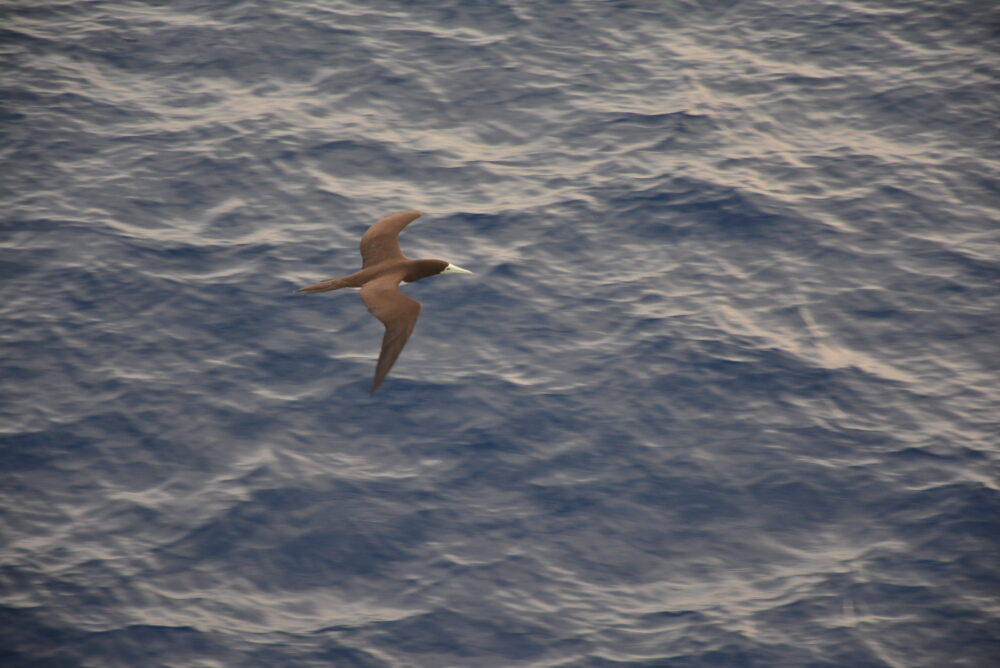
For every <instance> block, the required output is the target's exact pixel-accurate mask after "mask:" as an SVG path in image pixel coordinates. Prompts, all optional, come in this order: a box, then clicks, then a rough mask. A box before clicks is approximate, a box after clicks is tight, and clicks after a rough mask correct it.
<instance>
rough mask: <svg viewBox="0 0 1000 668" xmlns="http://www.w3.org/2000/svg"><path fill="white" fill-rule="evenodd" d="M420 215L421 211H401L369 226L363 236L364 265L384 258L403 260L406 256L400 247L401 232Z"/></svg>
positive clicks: (367, 265) (366, 265)
mask: <svg viewBox="0 0 1000 668" xmlns="http://www.w3.org/2000/svg"><path fill="white" fill-rule="evenodd" d="M419 217H420V212H419V211H400V212H399V213H394V214H392V215H391V216H386V217H385V218H383V219H382V220H380V221H378V222H377V223H375V224H374V225H372V226H371V227H369V228H368V231H367V232H365V235H364V236H363V237H361V259H362V260H364V263H363V264H362V266H364V267H370V266H371V265H373V264H378V263H379V262H382V261H383V260H401V259H402V258H403V257H404V256H403V251H402V250H400V248H399V233H400V232H402V231H403V228H404V227H406V226H407V225H409V224H410V223H412V222H413V221H414V220H416V219H417V218H419Z"/></svg>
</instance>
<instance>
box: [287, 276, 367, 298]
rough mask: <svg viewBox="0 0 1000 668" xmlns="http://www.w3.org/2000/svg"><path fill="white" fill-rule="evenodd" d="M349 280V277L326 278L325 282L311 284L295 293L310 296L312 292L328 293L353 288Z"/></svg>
mask: <svg viewBox="0 0 1000 668" xmlns="http://www.w3.org/2000/svg"><path fill="white" fill-rule="evenodd" d="M350 279H351V277H350V276H344V277H343V278H328V279H326V280H325V281H320V282H319V283H313V284H312V285H307V286H306V287H304V288H299V289H298V290H296V292H304V293H305V294H312V293H314V292H329V291H330V290H336V289H338V288H349V287H353V286H352V281H351V280H350Z"/></svg>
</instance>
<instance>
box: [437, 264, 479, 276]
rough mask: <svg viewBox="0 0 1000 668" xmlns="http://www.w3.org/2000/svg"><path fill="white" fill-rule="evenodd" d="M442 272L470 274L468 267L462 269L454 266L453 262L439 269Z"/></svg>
mask: <svg viewBox="0 0 1000 668" xmlns="http://www.w3.org/2000/svg"><path fill="white" fill-rule="evenodd" d="M441 273H442V274H471V273H472V272H471V271H469V270H468V269H462V268H461V267H456V266H455V265H453V264H449V265H448V266H447V267H445V268H444V269H442V270H441Z"/></svg>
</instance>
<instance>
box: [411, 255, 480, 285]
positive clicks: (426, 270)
mask: <svg viewBox="0 0 1000 668" xmlns="http://www.w3.org/2000/svg"><path fill="white" fill-rule="evenodd" d="M471 273H472V272H471V271H469V270H468V269H462V268H461V267H456V266H455V265H453V264H451V263H450V262H445V261H444V260H416V261H414V262H413V263H412V265H411V266H410V270H409V272H408V273H407V274H406V277H405V278H403V280H404V281H406V282H407V283H412V282H413V281H419V280H420V279H421V278H427V277H428V276H437V275H438V274H471Z"/></svg>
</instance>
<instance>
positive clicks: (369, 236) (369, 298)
mask: <svg viewBox="0 0 1000 668" xmlns="http://www.w3.org/2000/svg"><path fill="white" fill-rule="evenodd" d="M419 217H420V212H419V211H401V212H399V213H394V214H392V215H391V216H387V217H386V218H383V219H382V220H380V221H378V222H377V223H375V224H374V225H372V226H371V227H370V228H368V231H367V232H365V234H364V236H363V237H361V259H362V267H361V269H360V270H359V271H356V272H355V273H353V274H351V275H349V276H342V277H340V278H331V279H328V280H325V281H320V282H319V283H315V284H313V285H310V286H307V287H304V288H301V289H300V290H299V292H304V293H307V294H311V293H314V292H327V291H329V290H338V289H340V288H361V299H362V301H364V303H365V306H367V307H368V310H369V312H371V314H372V315H374V316H375V317H376V318H378V319H379V320H381V321H382V324H383V325H385V335H384V336H383V337H382V350H381V352H380V353H379V358H378V365H377V366H376V367H375V382H374V383H373V384H372V389H371V391H372V393H374V392H375V390H377V389H378V386H379V385H380V384H381V383H382V380H383V379H384V378H385V377H386V375H387V374H388V373H389V369H391V368H392V365H393V364H394V363H395V362H396V359H397V358H398V357H399V353H401V352H402V351H403V346H405V345H406V341H407V340H408V339H409V338H410V334H412V333H413V328H414V327H415V326H416V324H417V317H418V316H419V315H420V302H418V301H417V300H416V299H411V298H410V297H407V296H406V295H404V294H403V293H402V292H400V291H399V283H400V282H401V281H404V282H406V283H412V282H414V281H419V280H420V279H422V278H427V277H428V276H435V275H437V274H447V273H460V274H471V273H472V272H471V271H468V270H466V269H462V268H461V267H456V266H455V265H453V264H449V263H448V262H445V261H444V260H411V259H409V258H408V257H406V256H405V255H403V251H402V249H400V247H399V233H400V232H402V231H403V228H404V227H406V226H407V225H409V224H410V223H411V222H413V221H414V220H416V219H417V218H419Z"/></svg>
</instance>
